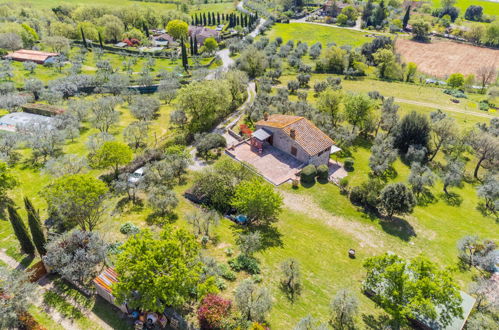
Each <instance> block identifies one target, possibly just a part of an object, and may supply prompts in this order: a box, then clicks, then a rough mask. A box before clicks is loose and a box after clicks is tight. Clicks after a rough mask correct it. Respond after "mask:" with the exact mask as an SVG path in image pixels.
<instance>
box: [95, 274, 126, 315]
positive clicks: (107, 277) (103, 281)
mask: <svg viewBox="0 0 499 330" xmlns="http://www.w3.org/2000/svg"><path fill="white" fill-rule="evenodd" d="M93 282H94V287H95V290H96V291H97V294H98V295H99V296H101V297H102V298H104V299H105V300H106V301H107V302H109V303H110V304H112V305H114V306H116V307H118V308H119V309H120V310H121V311H122V312H123V313H128V308H127V306H126V304H122V305H119V304H117V303H116V301H115V298H114V296H113V294H112V290H111V287H112V285H113V284H114V283H117V282H118V274H117V273H116V272H115V271H114V269H112V268H107V269H105V270H104V271H103V272H102V273H100V275H99V276H97V277H96V278H95V279H94V281H93Z"/></svg>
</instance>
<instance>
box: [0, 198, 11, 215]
mask: <svg viewBox="0 0 499 330" xmlns="http://www.w3.org/2000/svg"><path fill="white" fill-rule="evenodd" d="M13 204H14V201H13V200H12V199H10V198H9V197H7V196H3V197H0V220H5V221H7V220H9V217H8V215H7V206H9V205H13Z"/></svg>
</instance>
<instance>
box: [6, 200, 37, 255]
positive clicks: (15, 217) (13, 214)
mask: <svg viewBox="0 0 499 330" xmlns="http://www.w3.org/2000/svg"><path fill="white" fill-rule="evenodd" d="M7 208H8V211H9V219H10V223H11V224H12V229H14V234H15V235H16V237H17V240H18V241H19V244H20V245H21V249H22V250H23V252H24V253H27V254H34V253H35V247H34V246H33V243H32V242H31V238H30V237H29V235H28V230H27V229H26V225H25V224H24V222H23V220H22V219H21V217H20V216H19V214H18V213H17V210H16V209H15V208H14V206H13V205H9V206H7Z"/></svg>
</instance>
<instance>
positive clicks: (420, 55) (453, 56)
mask: <svg viewBox="0 0 499 330" xmlns="http://www.w3.org/2000/svg"><path fill="white" fill-rule="evenodd" d="M395 49H396V52H397V53H398V54H400V55H401V56H402V60H403V61H404V62H406V63H407V62H414V63H416V64H417V65H418V70H419V71H421V72H423V73H425V74H428V75H431V76H435V77H439V78H446V77H447V76H449V75H450V74H452V73H456V72H459V73H462V74H474V75H476V73H477V70H478V69H479V68H481V67H483V66H486V65H487V66H488V65H492V64H493V65H495V66H496V67H498V68H499V50H496V49H490V48H482V47H476V46H471V45H467V44H461V43H458V42H452V41H442V40H432V42H431V43H420V42H415V41H412V40H407V39H397V42H396V45H395Z"/></svg>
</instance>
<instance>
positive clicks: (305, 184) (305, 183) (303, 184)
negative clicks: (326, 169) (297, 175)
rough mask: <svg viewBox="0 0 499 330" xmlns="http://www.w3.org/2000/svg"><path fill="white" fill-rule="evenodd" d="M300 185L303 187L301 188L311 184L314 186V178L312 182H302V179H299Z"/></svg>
mask: <svg viewBox="0 0 499 330" xmlns="http://www.w3.org/2000/svg"><path fill="white" fill-rule="evenodd" d="M300 185H301V186H302V187H303V188H307V189H308V188H312V187H313V186H315V180H314V181H312V182H304V181H301V180H300Z"/></svg>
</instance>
